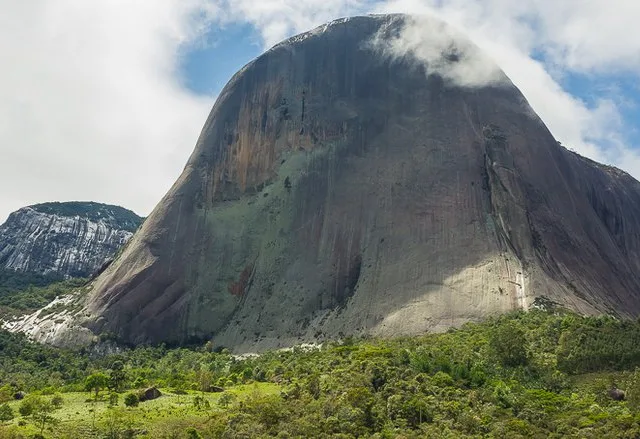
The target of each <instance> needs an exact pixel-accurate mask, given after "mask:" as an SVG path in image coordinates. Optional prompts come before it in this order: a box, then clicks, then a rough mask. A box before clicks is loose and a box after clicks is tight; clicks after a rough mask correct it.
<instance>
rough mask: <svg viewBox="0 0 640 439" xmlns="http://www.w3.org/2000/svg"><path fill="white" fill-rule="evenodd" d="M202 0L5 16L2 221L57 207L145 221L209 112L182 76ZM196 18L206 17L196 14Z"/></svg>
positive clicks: (50, 6)
mask: <svg viewBox="0 0 640 439" xmlns="http://www.w3.org/2000/svg"><path fill="white" fill-rule="evenodd" d="M200 6H201V5H200V4H199V2H197V1H195V0H193V1H192V0H188V1H182V0H159V1H153V3H151V2H149V1H142V0H137V1H116V0H111V1H110V0H101V1H98V0H93V1H91V2H87V1H84V0H56V1H49V0H31V1H28V2H10V3H8V4H5V5H4V6H3V12H2V14H0V53H1V54H2V60H3V62H2V67H1V68H0V187H2V191H0V221H2V219H3V218H4V217H6V215H7V214H8V213H9V212H10V211H12V210H15V209H16V208H19V207H21V206H24V205H25V204H31V203H35V202H40V201H49V200H68V199H80V200H96V201H102V202H112V203H117V204H122V205H124V206H126V207H129V208H134V209H135V210H137V211H138V212H140V213H142V214H147V213H149V211H150V210H151V209H152V208H153V207H154V205H155V203H157V201H158V200H159V199H160V197H161V196H162V195H163V194H164V193H165V192H166V191H167V190H168V188H169V187H170V185H171V184H172V183H173V181H174V180H175V179H176V178H177V176H178V175H179V173H180V171H181V170H182V168H183V166H184V163H185V160H186V157H187V156H188V154H189V153H190V152H191V151H192V149H193V145H194V144H195V141H196V138H197V136H198V134H199V131H200V129H201V127H202V125H203V123H204V120H205V118H206V116H207V114H208V112H209V110H210V107H211V104H212V100H211V99H210V98H206V97H205V98H202V97H200V98H199V97H196V96H194V95H192V94H190V93H189V92H187V91H185V90H184V89H183V88H181V87H180V84H179V83H178V81H177V79H176V78H177V74H176V68H177V65H176V63H177V60H178V57H177V54H178V51H179V48H180V47H181V45H182V44H184V43H185V42H188V41H190V40H191V39H193V38H195V37H196V36H197V35H198V33H199V32H200V31H202V30H203V29H204V28H203V24H204V23H206V19H205V18H203V16H202V14H212V13H215V11H214V10H213V9H211V8H210V9H208V10H207V11H204V10H203V9H202V8H201V7H200ZM198 13H200V16H198V15H197V14H198Z"/></svg>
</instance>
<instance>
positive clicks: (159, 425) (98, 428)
mask: <svg viewBox="0 0 640 439" xmlns="http://www.w3.org/2000/svg"><path fill="white" fill-rule="evenodd" d="M160 391H161V392H162V396H161V397H160V398H158V399H155V400H151V401H145V402H141V403H140V404H139V405H138V406H137V407H125V405H124V403H123V400H124V395H125V394H126V392H125V393H121V394H119V396H120V398H119V401H118V405H117V406H115V407H111V406H109V402H108V395H107V393H106V392H101V394H100V396H99V398H98V400H95V398H93V395H90V394H89V393H88V392H68V393H64V394H62V397H63V400H64V402H63V405H62V407H61V408H59V409H57V410H55V411H54V412H53V413H52V416H53V417H54V418H55V420H56V421H55V422H54V423H53V425H51V426H48V427H47V428H46V429H45V431H46V432H47V433H46V434H45V436H46V437H49V436H50V437H56V438H65V437H74V434H75V439H79V438H80V437H83V438H84V437H102V436H101V435H103V434H104V433H103V432H104V428H105V424H106V423H107V422H108V420H109V417H110V416H111V417H112V418H113V414H114V412H115V413H117V415H118V421H119V423H126V422H130V423H131V426H132V428H133V429H134V430H135V431H136V432H138V433H139V434H138V436H137V437H141V438H158V437H161V436H162V434H163V433H164V432H165V431H166V430H167V427H168V425H171V426H175V424H176V423H184V424H185V428H186V427H187V426H189V425H198V424H200V423H203V422H205V421H206V420H207V419H208V418H209V417H210V416H211V413H212V412H216V411H217V412H222V411H224V410H225V408H223V407H221V406H220V405H219V404H218V401H219V400H220V398H221V397H222V395H223V394H225V393H228V394H231V395H233V396H234V397H235V401H236V402H240V401H243V400H246V399H247V398H250V397H252V396H255V395H259V396H268V395H277V394H279V393H280V391H281V388H280V386H278V385H277V384H274V383H252V384H243V385H238V386H234V387H232V388H229V389H227V390H225V392H223V393H204V392H197V391H187V393H186V394H175V393H172V392H171V390H169V389H160ZM195 397H201V398H203V399H205V400H206V401H207V402H208V403H209V405H210V408H209V409H204V408H203V409H197V408H196V407H195V406H194V402H193V401H194V398H195ZM45 398H50V396H45ZM20 404H21V401H11V402H9V406H10V407H11V408H12V409H13V411H14V413H15V414H16V418H15V419H13V420H12V421H10V422H5V423H4V424H3V425H4V426H13V428H14V429H15V431H16V433H18V434H22V435H24V436H26V437H29V436H31V435H33V434H35V433H37V432H38V431H39V429H38V428H37V427H36V426H35V425H34V422H33V420H32V419H31V417H22V416H20V415H19V412H18V408H19V406H20ZM25 423H26V425H19V424H25ZM94 426H95V428H94ZM78 434H79V435H80V436H77V435H78ZM47 435H48V436H47ZM0 437H2V436H0Z"/></svg>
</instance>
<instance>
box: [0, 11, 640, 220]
mask: <svg viewBox="0 0 640 439" xmlns="http://www.w3.org/2000/svg"><path fill="white" fill-rule="evenodd" d="M2 3H3V4H2V14H0V59H2V68H0V188H1V189H0V222H1V221H3V220H4V219H5V218H6V216H7V215H8V214H9V212H11V211H13V210H16V209H18V208H20V207H22V206H25V205H29V204H34V203H38V202H45V201H68V200H92V201H99V202H106V203H113V204H119V205H122V206H124V207H127V208H130V209H132V210H134V211H136V212H137V213H139V214H141V215H147V214H148V213H149V212H150V211H151V209H153V207H154V206H155V204H156V203H157V202H158V201H159V200H160V198H161V197H162V196H163V195H164V193H165V192H166V191H167V190H168V188H169V187H170V186H171V184H172V183H173V181H174V180H175V179H176V178H177V176H178V175H179V173H180V172H181V170H182V168H183V166H184V164H185V162H186V160H187V157H188V156H189V154H190V153H191V151H192V149H193V147H194V145H195V141H196V139H197V137H198V135H199V133H200V129H201V128H202V125H203V123H204V121H205V119H206V117H207V115H208V113H209V110H210V108H211V106H212V105H213V103H214V101H215V97H216V95H217V93H218V92H219V91H220V89H221V88H222V86H224V84H225V83H226V81H227V80H228V79H229V78H230V77H231V75H232V74H233V73H234V72H235V71H236V70H238V68H240V67H241V66H242V65H244V64H245V63H247V62H248V61H250V60H251V59H252V58H254V57H255V56H257V55H259V54H260V53H261V52H262V51H263V50H264V49H265V48H268V47H270V46H271V45H273V44H275V43H277V42H278V41H280V40H281V39H283V38H285V37H288V36H291V35H293V34H296V33H299V32H302V31H306V30H308V29H310V28H312V27H314V26H316V25H319V24H322V23H324V22H326V21H328V20H331V19H334V18H339V17H341V16H345V15H354V14H363V13H371V12H409V13H421V14H431V15H434V16H436V17H440V18H442V19H444V20H446V21H448V22H449V23H451V24H452V25H453V26H455V27H457V28H458V29H459V30H461V31H463V32H465V33H467V34H468V35H469V36H470V37H471V38H472V39H473V41H474V42H475V43H476V44H478V45H479V46H480V47H482V48H483V49H484V50H485V51H486V53H487V54H488V55H489V56H491V57H492V58H493V59H494V60H495V61H497V63H498V64H499V65H500V67H501V68H502V69H504V71H505V72H506V73H507V75H509V77H510V78H511V79H512V80H513V82H514V83H515V84H516V85H517V86H518V87H520V89H521V90H522V91H523V93H524V94H525V96H526V97H527V98H528V100H529V102H530V103H531V105H532V106H533V107H534V109H535V110H536V111H537V112H538V113H539V114H540V116H541V117H542V118H543V120H544V121H545V122H546V123H547V125H548V126H549V128H550V129H551V131H552V132H553V133H554V135H555V136H556V138H557V139H558V140H560V141H561V142H562V143H563V144H565V145H567V146H569V147H571V148H573V149H575V150H576V151H577V152H579V153H581V154H583V155H586V156H589V157H591V158H594V159H596V160H599V161H602V162H605V163H608V164H614V165H616V166H619V167H621V168H622V169H624V170H626V171H628V172H630V173H631V174H632V175H634V176H635V177H636V178H638V177H640V123H639V121H640V108H639V106H640V88H639V84H640V81H639V80H640V26H638V23H640V1H637V0H518V1H513V0H382V1H374V0H368V1H367V0H126V1H125V0H29V1H19V0H15V1H11V0H2ZM425 39H427V38H426V36H425Z"/></svg>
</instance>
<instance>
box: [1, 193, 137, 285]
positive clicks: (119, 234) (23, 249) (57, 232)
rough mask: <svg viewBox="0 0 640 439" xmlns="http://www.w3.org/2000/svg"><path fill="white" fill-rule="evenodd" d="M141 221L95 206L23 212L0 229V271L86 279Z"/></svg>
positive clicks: (35, 207) (50, 205)
mask: <svg viewBox="0 0 640 439" xmlns="http://www.w3.org/2000/svg"><path fill="white" fill-rule="evenodd" d="M142 220H143V219H142V218H141V217H139V216H138V215H136V214H135V213H133V212H132V211H130V210H127V209H124V208H122V207H119V206H111V205H107V204H101V203H94V202H76V201H74V202H68V203H57V202H56V203H44V204H37V205H33V206H28V207H23V208H22V209H20V210H18V211H16V212H13V213H12V214H11V215H9V218H8V219H7V221H6V222H5V223H4V224H2V225H1V226H0V269H2V270H9V271H13V272H17V273H33V274H37V275H44V276H49V277H58V278H71V277H90V276H92V275H93V274H95V273H96V272H97V271H99V270H100V268H101V267H103V266H104V265H105V263H107V262H108V261H109V260H111V259H112V258H113V257H114V255H115V254H116V252H117V251H118V250H119V249H120V248H121V247H122V246H123V245H124V244H126V243H127V241H129V239H130V238H131V236H132V235H133V232H135V230H136V229H137V228H138V227H139V226H140V224H141V223H142Z"/></svg>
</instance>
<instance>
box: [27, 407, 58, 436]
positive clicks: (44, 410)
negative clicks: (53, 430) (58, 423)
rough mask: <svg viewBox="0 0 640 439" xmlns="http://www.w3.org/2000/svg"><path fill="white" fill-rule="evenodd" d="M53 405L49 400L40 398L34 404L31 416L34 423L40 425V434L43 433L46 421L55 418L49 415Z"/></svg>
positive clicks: (52, 420) (51, 421) (48, 421)
mask: <svg viewBox="0 0 640 439" xmlns="http://www.w3.org/2000/svg"><path fill="white" fill-rule="evenodd" d="M53 410H54V407H53V404H51V402H49V401H46V400H44V399H42V398H40V399H39V400H38V401H37V402H36V403H35V405H34V410H33V414H32V415H31V417H32V418H33V420H34V421H35V423H36V425H38V426H40V435H41V436H42V434H43V433H44V427H45V426H46V425H47V423H53V422H54V421H55V420H56V419H55V418H54V417H53V416H51V413H53Z"/></svg>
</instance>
